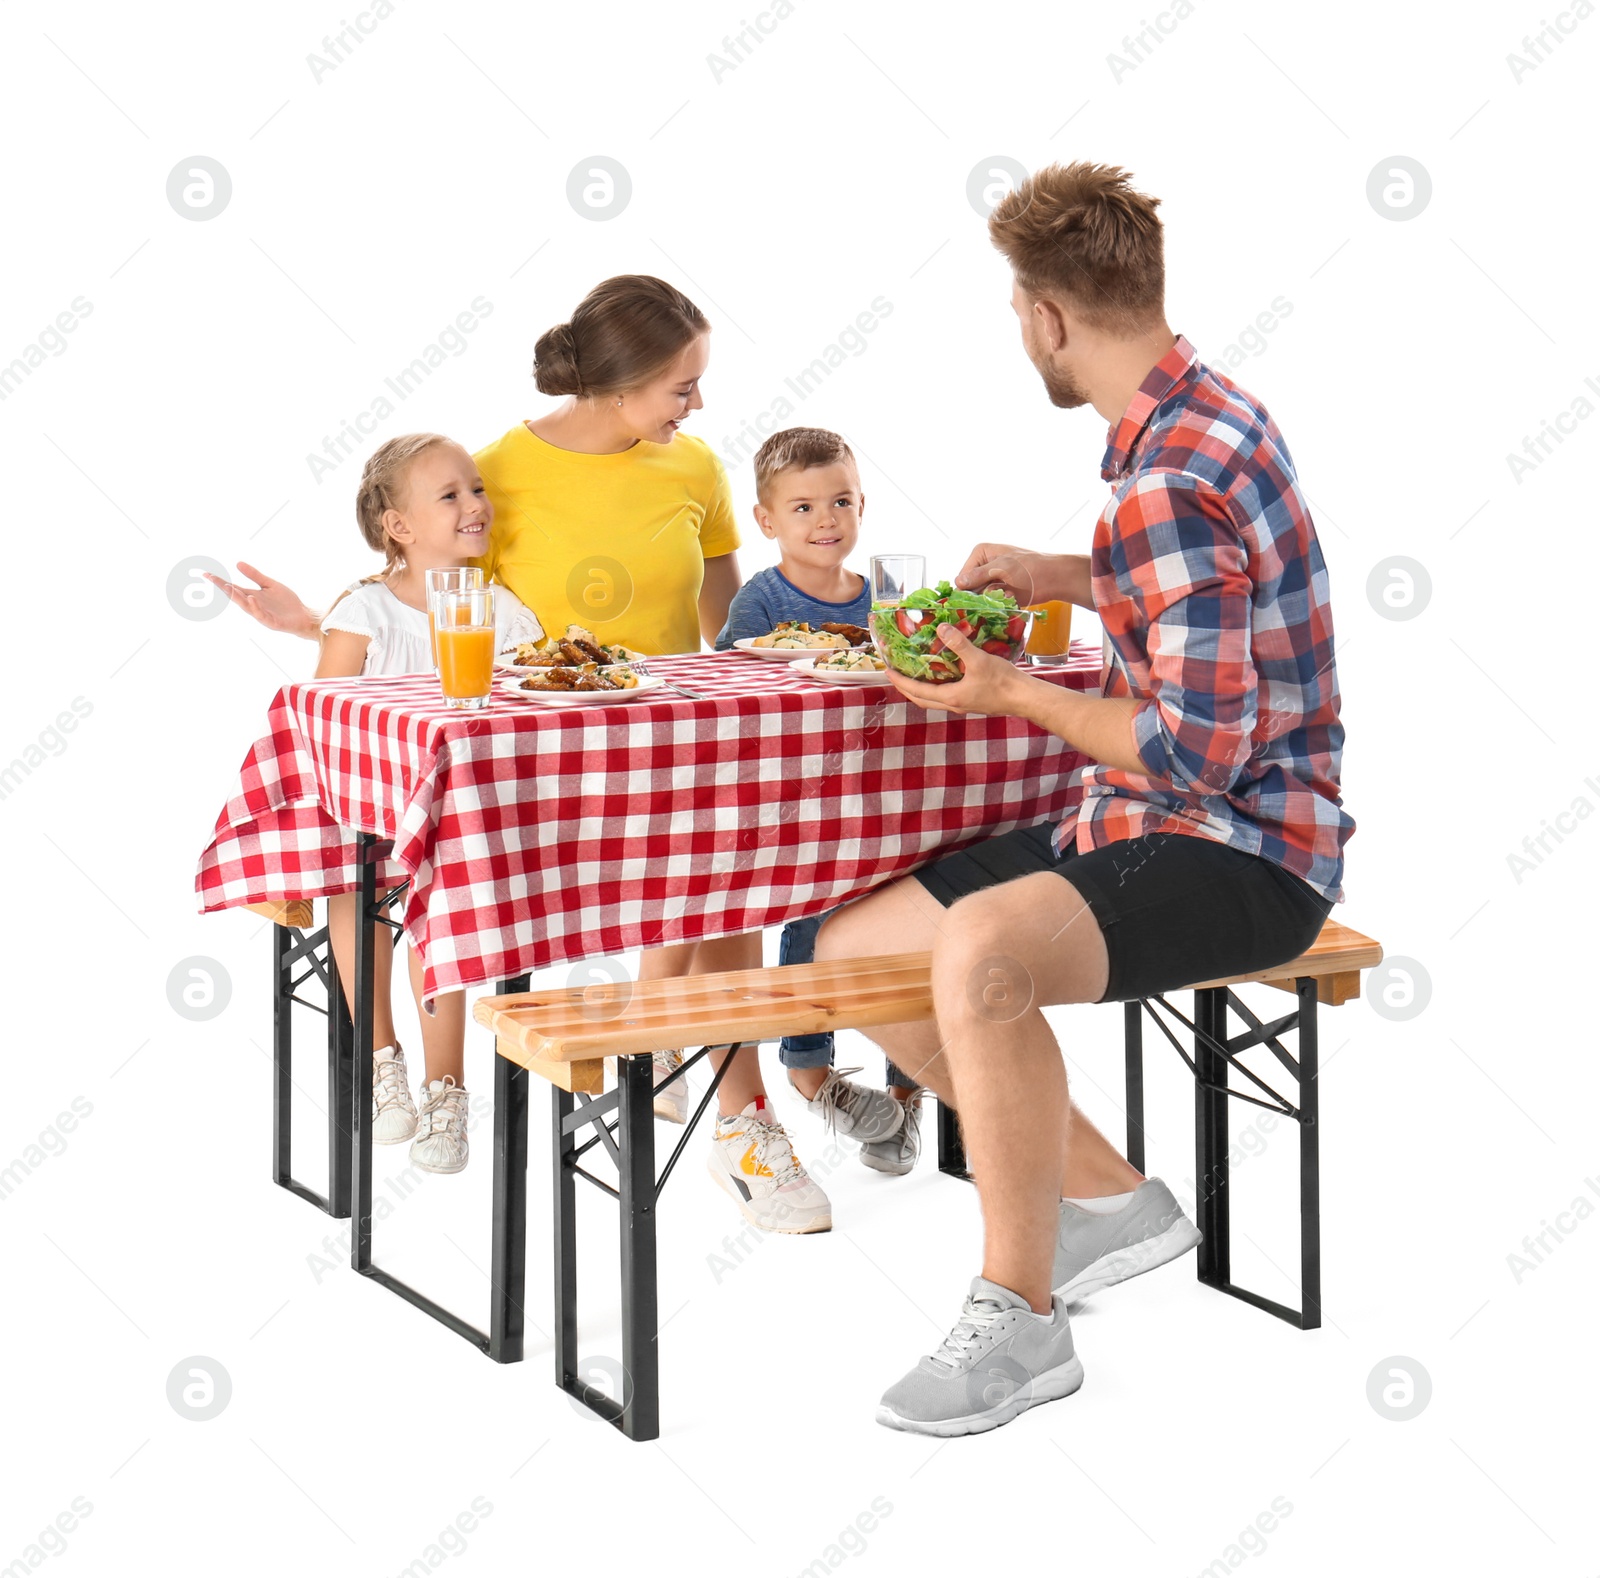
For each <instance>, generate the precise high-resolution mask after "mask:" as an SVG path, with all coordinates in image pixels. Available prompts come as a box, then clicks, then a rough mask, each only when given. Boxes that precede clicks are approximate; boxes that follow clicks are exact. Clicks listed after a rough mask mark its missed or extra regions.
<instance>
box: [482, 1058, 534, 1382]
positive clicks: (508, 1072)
mask: <svg viewBox="0 0 1600 1578" xmlns="http://www.w3.org/2000/svg"><path fill="white" fill-rule="evenodd" d="M491 1236H492V1244H491V1250H490V1284H491V1288H492V1291H493V1299H494V1302H493V1305H492V1306H491V1308H490V1311H489V1357H490V1358H491V1359H493V1360H494V1361H495V1362H496V1363H497V1364H515V1363H516V1362H517V1361H518V1360H519V1359H521V1357H522V1335H523V1299H524V1298H525V1297H526V1295H527V1280H528V1071H527V1069H525V1068H523V1067H521V1066H520V1065H519V1064H516V1063H513V1062H512V1061H511V1059H510V1058H505V1057H501V1056H499V1055H498V1053H497V1054H496V1056H495V1060H494V1226H493V1229H492V1235H491Z"/></svg>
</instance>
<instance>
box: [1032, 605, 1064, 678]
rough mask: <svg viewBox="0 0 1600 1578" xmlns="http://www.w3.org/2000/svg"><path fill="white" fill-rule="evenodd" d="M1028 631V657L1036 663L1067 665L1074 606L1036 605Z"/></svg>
mask: <svg viewBox="0 0 1600 1578" xmlns="http://www.w3.org/2000/svg"><path fill="white" fill-rule="evenodd" d="M1032 608H1033V626H1032V628H1031V629H1030V630H1029V631H1028V649H1027V650H1028V657H1029V659H1030V661H1032V662H1034V663H1065V662H1066V661H1067V657H1068V654H1069V652H1070V649H1071V643H1072V604H1071V603H1035V604H1033V605H1032Z"/></svg>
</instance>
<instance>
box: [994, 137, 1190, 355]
mask: <svg viewBox="0 0 1600 1578" xmlns="http://www.w3.org/2000/svg"><path fill="white" fill-rule="evenodd" d="M1132 179H1133V178H1132V177H1131V176H1130V175H1129V174H1128V172H1127V171H1126V170H1124V169H1122V168H1121V167H1120V166H1118V165H1114V164H1086V163H1084V162H1082V161H1079V162H1077V163H1074V164H1048V165H1046V166H1045V167H1044V168H1043V169H1042V170H1035V171H1034V172H1033V174H1032V175H1030V176H1029V177H1028V178H1027V179H1026V180H1025V181H1023V183H1022V185H1021V186H1019V187H1017V188H1016V189H1015V190H1013V191H1010V192H1008V193H1007V194H1006V195H1005V196H1004V197H1003V198H1002V199H1001V200H1000V202H999V203H997V204H996V205H995V209H994V212H993V213H991V214H990V215H989V239H990V240H991V241H992V242H993V243H994V244H995V246H996V247H997V248H998V249H999V250H1000V251H1001V252H1003V253H1004V254H1005V258H1006V261H1007V262H1008V263H1010V265H1011V272H1012V273H1013V274H1015V275H1016V277H1017V283H1018V284H1019V285H1021V286H1022V288H1023V289H1024V290H1025V291H1027V293H1028V294H1029V295H1030V296H1044V295H1054V296H1060V297H1064V298H1065V299H1066V302H1067V304H1068V305H1069V306H1070V307H1071V308H1072V310H1073V311H1074V312H1075V313H1076V315H1077V316H1078V317H1079V318H1081V319H1082V320H1083V322H1084V323H1086V324H1087V325H1088V326H1089V327H1090V328H1091V329H1097V330H1099V331H1101V332H1102V333H1105V334H1112V335H1123V336H1132V335H1136V334H1140V333H1142V332H1143V331H1144V330H1146V329H1148V328H1150V327H1151V325H1152V324H1153V323H1154V322H1155V321H1156V320H1157V319H1158V318H1159V317H1160V316H1161V313H1162V311H1163V295H1164V292H1165V287H1166V267H1165V264H1164V262H1163V260H1162V247H1161V221H1160V220H1159V219H1158V218H1156V209H1157V207H1159V206H1160V202H1161V200H1160V198H1157V197H1147V196H1145V194H1144V193H1143V192H1136V191H1134V189H1133V186H1132V184H1131V183H1132Z"/></svg>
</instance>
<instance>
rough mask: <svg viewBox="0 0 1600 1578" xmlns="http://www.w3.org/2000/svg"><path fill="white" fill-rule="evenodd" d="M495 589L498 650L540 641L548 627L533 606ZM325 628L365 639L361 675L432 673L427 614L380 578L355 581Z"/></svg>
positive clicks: (329, 612) (502, 589)
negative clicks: (412, 605) (397, 593)
mask: <svg viewBox="0 0 1600 1578" xmlns="http://www.w3.org/2000/svg"><path fill="white" fill-rule="evenodd" d="M492 590H493V592H494V628H495V636H496V638H497V639H496V641H495V648H494V649H495V651H496V652H503V651H504V650H505V649H506V648H507V647H508V646H513V645H515V644H516V643H517V642H519V641H542V640H543V639H544V628H543V626H542V625H540V623H539V621H538V620H537V619H536V618H535V617H534V614H533V610H532V609H531V608H529V607H528V606H527V605H526V604H525V603H523V602H522V601H521V599H519V598H518V597H517V596H516V594H515V593H513V592H511V591H509V590H508V589H507V588H506V587H503V586H496V587H494V588H492ZM322 628H323V631H324V632H326V631H329V630H344V631H348V632H349V633H350V634H351V635H355V636H365V637H366V638H367V657H366V661H365V662H364V663H363V664H362V666H361V672H362V673H363V674H431V673H432V672H433V653H432V651H431V649H430V647H429V645H428V616H427V615H426V614H425V613H423V612H422V610H421V609H419V608H410V607H408V606H407V605H406V604H405V603H402V602H401V601H400V599H399V598H398V597H396V596H395V595H394V593H393V592H391V591H390V590H389V588H388V587H387V586H385V585H384V584H383V582H381V581H366V582H362V581H357V582H356V583H355V584H354V585H353V586H351V587H350V588H349V589H348V592H347V593H346V595H345V596H343V597H341V598H340V599H339V601H338V602H337V603H335V604H334V605H333V607H332V608H331V609H330V610H329V611H328V613H327V614H326V615H325V616H324V618H323V621H322Z"/></svg>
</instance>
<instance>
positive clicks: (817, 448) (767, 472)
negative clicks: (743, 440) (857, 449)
mask: <svg viewBox="0 0 1600 1578" xmlns="http://www.w3.org/2000/svg"><path fill="white" fill-rule="evenodd" d="M844 460H848V461H849V462H850V464H851V465H852V466H853V465H855V463H856V457H855V455H854V454H852V453H851V450H850V446H849V445H848V444H847V443H845V441H844V440H843V439H842V438H840V437H839V435H838V434H837V433H830V432H829V431H828V430H827V428H825V427H786V428H784V429H783V430H782V431H781V432H777V433H774V434H773V435H772V437H771V438H769V439H768V440H767V441H766V443H764V444H763V445H762V446H761V448H760V449H758V450H757V451H756V458H755V468H756V497H757V498H758V499H760V500H761V502H762V503H763V504H765V503H766V502H767V499H768V498H769V497H770V496H771V489H772V483H773V480H774V479H775V478H776V477H777V475H778V473H779V472H780V471H803V470H805V469H806V468H807V467H809V466H833V465H837V464H838V463H839V462H840V461H844Z"/></svg>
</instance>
